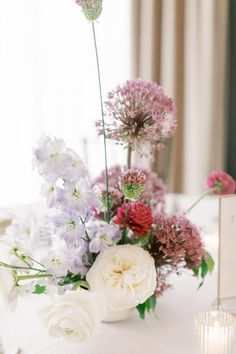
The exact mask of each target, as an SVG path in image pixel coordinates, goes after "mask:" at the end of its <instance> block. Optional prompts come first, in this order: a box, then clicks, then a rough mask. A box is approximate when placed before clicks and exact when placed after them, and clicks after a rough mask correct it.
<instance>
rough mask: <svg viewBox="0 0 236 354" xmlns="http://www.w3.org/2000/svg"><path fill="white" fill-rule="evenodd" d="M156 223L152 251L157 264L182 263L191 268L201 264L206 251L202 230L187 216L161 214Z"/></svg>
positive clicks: (176, 264) (175, 264)
mask: <svg viewBox="0 0 236 354" xmlns="http://www.w3.org/2000/svg"><path fill="white" fill-rule="evenodd" d="M155 224H156V230H155V231H154V232H153V242H152V244H151V248H150V253H151V255H152V256H153V258H154V259H155V263H156V266H162V265H165V264H169V265H173V266H178V264H181V263H183V265H184V266H187V268H190V269H193V268H195V267H199V266H200V264H201V260H202V256H203V253H204V249H203V244H202V241H201V236H200V232H199V230H198V229H197V227H196V226H195V225H193V224H192V223H191V222H190V221H189V220H188V219H187V218H186V216H183V215H170V216H168V215H165V214H160V215H158V216H157V217H156V219H155Z"/></svg>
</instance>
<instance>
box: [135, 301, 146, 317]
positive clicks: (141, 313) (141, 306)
mask: <svg viewBox="0 0 236 354" xmlns="http://www.w3.org/2000/svg"><path fill="white" fill-rule="evenodd" d="M136 309H137V310H138V312H139V316H140V318H141V319H142V320H144V319H145V303H144V304H139V305H138V306H136Z"/></svg>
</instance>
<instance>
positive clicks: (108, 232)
mask: <svg viewBox="0 0 236 354" xmlns="http://www.w3.org/2000/svg"><path fill="white" fill-rule="evenodd" d="M87 233H88V236H89V238H90V240H91V241H90V242H89V250H90V252H92V253H98V252H101V251H104V249H105V248H107V247H108V246H112V245H114V244H116V243H117V242H118V241H119V240H120V238H121V231H120V229H119V227H118V226H116V225H114V224H108V223H106V222H104V221H97V222H93V223H91V224H90V225H89V226H88V227H87Z"/></svg>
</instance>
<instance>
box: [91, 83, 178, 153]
mask: <svg viewBox="0 0 236 354" xmlns="http://www.w3.org/2000/svg"><path fill="white" fill-rule="evenodd" d="M105 105H106V111H107V116H108V118H110V124H108V125H107V129H106V134H107V138H108V139H113V140H116V141H117V142H118V143H119V144H122V145H124V146H125V147H126V148H128V147H129V148H131V149H132V150H136V151H137V152H138V154H139V155H148V153H149V150H150V146H152V147H153V148H157V149H160V148H161V147H163V143H162V139H163V138H169V137H171V136H172V135H173V134H174V131H175V129H176V121H175V119H174V117H173V114H174V113H175V106H174V104H173V102H172V100H171V99H170V98H169V97H167V96H166V95H165V94H164V91H163V89H162V87H161V86H159V85H157V84H156V83H154V82H152V81H145V80H141V79H138V80H128V81H126V83H125V84H124V85H123V86H118V87H117V88H116V89H115V90H113V91H111V92H109V94H108V101H107V102H106V103H105ZM97 126H98V131H99V134H102V122H101V121H98V122H97Z"/></svg>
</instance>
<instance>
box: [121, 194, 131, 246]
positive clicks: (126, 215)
mask: <svg viewBox="0 0 236 354" xmlns="http://www.w3.org/2000/svg"><path fill="white" fill-rule="evenodd" d="M129 206H130V200H129V201H128V204H127V207H126V210H125V218H124V229H123V238H122V239H123V240H122V241H123V244H125V243H126V239H127V234H128V229H127V226H126V224H127V218H128V212H129Z"/></svg>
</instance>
